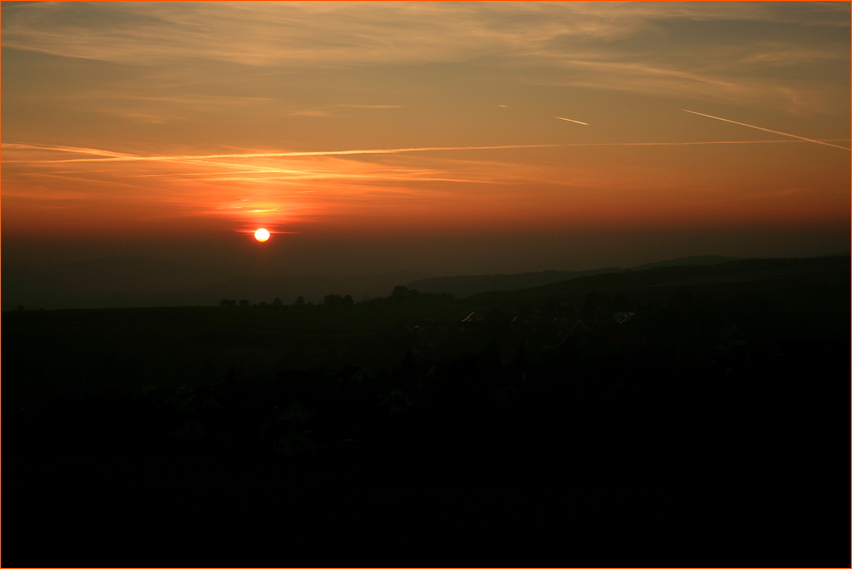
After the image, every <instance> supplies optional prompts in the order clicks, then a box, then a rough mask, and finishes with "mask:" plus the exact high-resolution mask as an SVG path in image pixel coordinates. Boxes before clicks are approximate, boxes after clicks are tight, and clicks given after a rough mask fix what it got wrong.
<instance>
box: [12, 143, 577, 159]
mask: <svg viewBox="0 0 852 569" xmlns="http://www.w3.org/2000/svg"><path fill="white" fill-rule="evenodd" d="M555 146H562V145H561V144H514V145H509V146H431V147H427V148H386V149H377V150H320V151H316V152H270V153H264V154H208V155H205V156H120V157H116V158H72V159H68V160H5V162H7V163H9V162H19V163H20V162H28V163H39V164H59V163H67V162H141V161H182V160H209V159H211V158H278V157H292V156H339V155H345V154H397V153H399V152H431V151H437V150H498V149H503V148H552V147H555Z"/></svg>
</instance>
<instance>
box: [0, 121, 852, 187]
mask: <svg viewBox="0 0 852 569" xmlns="http://www.w3.org/2000/svg"><path fill="white" fill-rule="evenodd" d="M714 118H715V117H714ZM791 136H792V135H791ZM795 138H798V139H800V140H708V141H696V142H573V143H570V142H569V143H565V144H518V145H512V146H435V147H430V148H391V149H385V150H327V151H317V152H270V153H264V154H210V155H204V156H133V155H119V156H117V157H114V158H74V159H69V160H4V161H3V163H4V164H11V163H16V164H65V163H68V162H140V161H165V162H191V161H196V160H208V159H213V158H275V157H293V156H334V155H341V154H394V153H398V152H428V151H434V150H492V149H502V148H555V147H575V146H702V145H708V144H791V143H796V142H801V141H806V142H817V143H819V144H827V143H826V142H824V141H821V140H811V139H809V138H802V137H800V136H796V137H795ZM826 140H831V141H837V142H845V141H848V140H849V139H847V138H829V139H826ZM3 146H4V147H7V146H8V145H5V144H4V145H3ZM828 146H836V145H834V144H828ZM836 147H837V148H843V149H844V150H848V148H844V147H843V146H836ZM40 148H42V149H44V150H61V149H60V148H47V147H40ZM66 148H70V147H66ZM87 150H89V151H90V152H89V153H94V152H95V151H94V150H93V149H87ZM75 151H76V150H75ZM97 152H103V153H104V154H107V153H109V154H108V155H113V154H117V153H110V152H109V151H108V150H103V151H97ZM206 164H216V163H215V162H207V163H206ZM220 165H222V166H235V164H228V163H220ZM240 166H243V165H240ZM264 171H265V170H262V169H261V170H258V172H259V173H263V172H264Z"/></svg>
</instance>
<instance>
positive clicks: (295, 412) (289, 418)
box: [275, 401, 314, 425]
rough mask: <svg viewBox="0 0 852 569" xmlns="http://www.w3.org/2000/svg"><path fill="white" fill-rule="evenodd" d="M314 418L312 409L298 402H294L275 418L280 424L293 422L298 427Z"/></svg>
mask: <svg viewBox="0 0 852 569" xmlns="http://www.w3.org/2000/svg"><path fill="white" fill-rule="evenodd" d="M313 416H314V414H313V412H311V410H310V409H308V408H307V407H305V406H304V405H302V404H301V403H299V402H298V401H294V402H293V403H291V404H290V405H289V406H288V407H286V408H285V409H284V410H282V411H281V412H279V413H278V415H276V416H275V420H276V421H278V422H292V423H295V424H297V425H301V424H303V423H306V422H308V420H309V419H311V418H312V417H313Z"/></svg>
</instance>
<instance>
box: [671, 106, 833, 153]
mask: <svg viewBox="0 0 852 569" xmlns="http://www.w3.org/2000/svg"><path fill="white" fill-rule="evenodd" d="M681 110H682V111H686V112H687V113H692V114H693V115H701V116H702V117H707V118H711V119H716V120H717V121H725V122H731V123H734V124H738V125H742V126H747V127H749V128H756V129H757V130H764V131H766V132H772V133H775V134H781V135H783V136H792V137H793V138H798V139H801V140H806V141H808V142H815V143H817V144H824V145H825V146H833V147H835V148H840V149H843V150H847V151H848V150H849V149H848V148H846V147H844V146H838V145H836V144H829V143H827V142H822V141H821V140H814V139H812V138H805V137H804V136H797V135H795V134H789V133H786V132H778V131H777V130H769V129H768V128H763V127H760V126H754V125H753V124H746V123H744V122H737V121H732V120H728V119H723V118H720V117H714V116H713V115H705V114H704V113H696V112H695V111H688V110H686V109H681Z"/></svg>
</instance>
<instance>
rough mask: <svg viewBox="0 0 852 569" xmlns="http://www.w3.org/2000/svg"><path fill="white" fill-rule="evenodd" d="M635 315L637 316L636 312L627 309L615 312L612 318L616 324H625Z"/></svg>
mask: <svg viewBox="0 0 852 569" xmlns="http://www.w3.org/2000/svg"><path fill="white" fill-rule="evenodd" d="M634 316H636V313H635V312H626V311H621V312H615V313H613V315H612V320H613V321H614V322H615V323H616V324H624V323H625V322H627V321H629V320H630V319H632V318H633V317H634Z"/></svg>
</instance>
